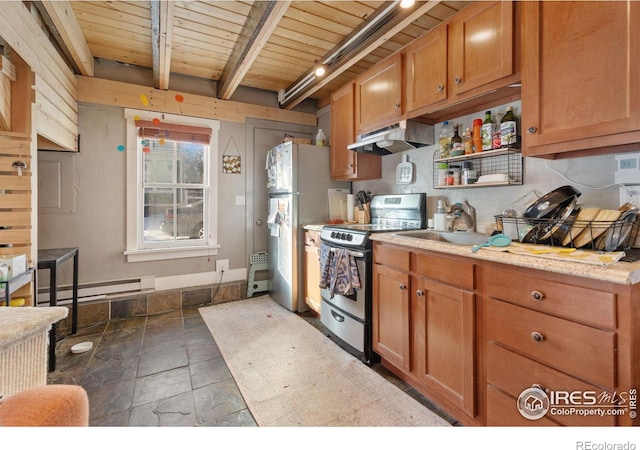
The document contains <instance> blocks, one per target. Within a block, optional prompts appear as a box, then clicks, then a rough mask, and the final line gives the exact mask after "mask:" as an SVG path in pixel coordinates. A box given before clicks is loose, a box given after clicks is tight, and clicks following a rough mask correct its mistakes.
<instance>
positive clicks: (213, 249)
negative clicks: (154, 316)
mask: <svg viewBox="0 0 640 450" xmlns="http://www.w3.org/2000/svg"><path fill="white" fill-rule="evenodd" d="M150 114H151V115H152V116H153V117H152V119H153V118H154V117H158V118H160V120H161V121H164V122H168V123H173V124H179V125H188V126H195V127H208V128H211V130H212V133H211V142H210V143H209V155H208V158H205V160H208V174H205V180H208V183H206V184H207V186H206V187H205V189H206V190H207V191H208V194H209V195H206V196H205V197H208V198H209V202H208V205H209V217H208V218H206V221H207V222H208V231H209V232H208V234H207V236H206V237H205V239H204V240H203V241H204V242H200V241H199V240H198V241H195V240H189V241H188V242H185V243H184V244H176V243H175V242H171V243H170V244H168V245H166V246H162V245H157V244H154V246H153V247H154V248H149V245H147V244H145V243H144V242H143V240H142V239H143V234H142V232H141V231H140V230H141V228H142V226H143V223H144V217H143V216H144V204H143V203H144V196H143V195H142V162H143V159H142V152H141V151H138V128H137V127H136V124H135V120H136V118H143V119H144V118H146V117H148V116H149V115H150ZM124 117H125V120H126V128H127V145H126V154H127V209H126V216H127V217H126V219H127V249H126V250H125V252H124V254H125V255H126V257H127V261H128V262H143V261H159V260H170V259H177V258H192V257H199V256H212V255H216V254H217V253H218V248H220V245H219V244H218V225H217V224H218V189H217V187H218V132H219V130H220V121H218V120H210V119H204V118H198V117H187V116H178V115H173V114H163V113H156V112H152V111H149V110H137V109H130V108H125V110H124ZM150 120H151V119H150Z"/></svg>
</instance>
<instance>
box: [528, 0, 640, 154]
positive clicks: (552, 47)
mask: <svg viewBox="0 0 640 450" xmlns="http://www.w3.org/2000/svg"><path fill="white" fill-rule="evenodd" d="M522 27H523V34H522V43H523V58H522V131H523V133H522V134H523V154H524V155H525V156H543V157H557V156H560V155H562V156H564V157H566V156H569V155H570V154H571V156H584V155H589V154H601V153H608V152H618V151H624V150H626V149H627V148H625V147H624V146H627V145H628V144H636V143H637V142H639V141H640V61H639V60H638V57H637V55H639V54H640V4H639V3H638V2H635V1H609V2H581V1H577V2H548V1H545V2H523V17H522ZM633 148H634V149H637V145H635V146H634V147H633Z"/></svg>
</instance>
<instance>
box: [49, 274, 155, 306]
mask: <svg viewBox="0 0 640 450" xmlns="http://www.w3.org/2000/svg"><path fill="white" fill-rule="evenodd" d="M144 284H145V283H144V280H143V279H141V278H133V279H130V280H116V281H106V282H101V283H87V284H83V285H80V286H78V303H80V302H88V301H92V300H101V299H105V298H107V297H108V296H110V295H118V294H124V293H141V292H142V291H143V289H144ZM72 298H73V286H72V285H70V284H69V285H64V286H58V298H57V303H58V305H65V304H67V303H68V304H71V300H72ZM49 299H50V292H49V287H48V286H47V287H44V288H40V289H38V295H37V303H38V305H48V304H49Z"/></svg>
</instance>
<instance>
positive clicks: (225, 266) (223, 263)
mask: <svg viewBox="0 0 640 450" xmlns="http://www.w3.org/2000/svg"><path fill="white" fill-rule="evenodd" d="M223 272H224V273H226V274H227V275H228V274H229V260H228V259H217V260H216V273H217V274H218V280H220V279H221V278H222V273H223Z"/></svg>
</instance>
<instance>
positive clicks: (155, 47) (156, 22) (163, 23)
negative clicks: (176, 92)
mask: <svg viewBox="0 0 640 450" xmlns="http://www.w3.org/2000/svg"><path fill="white" fill-rule="evenodd" d="M174 11H175V3H174V2H172V1H159V0H153V1H152V2H151V53H152V56H153V86H154V87H155V88H156V89H163V90H167V89H169V75H170V73H171V46H172V38H173V16H174Z"/></svg>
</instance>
